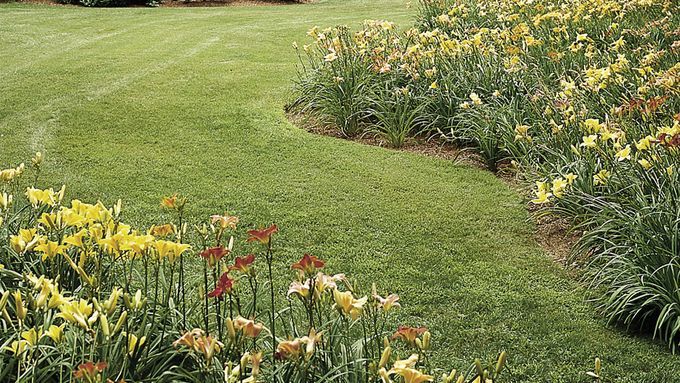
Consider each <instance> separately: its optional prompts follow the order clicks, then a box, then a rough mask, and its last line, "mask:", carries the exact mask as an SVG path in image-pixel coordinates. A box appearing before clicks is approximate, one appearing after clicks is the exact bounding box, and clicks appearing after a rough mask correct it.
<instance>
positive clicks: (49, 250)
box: [35, 241, 67, 261]
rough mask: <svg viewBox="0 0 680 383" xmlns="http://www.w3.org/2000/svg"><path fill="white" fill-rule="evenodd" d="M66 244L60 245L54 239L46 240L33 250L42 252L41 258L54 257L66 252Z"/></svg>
mask: <svg viewBox="0 0 680 383" xmlns="http://www.w3.org/2000/svg"><path fill="white" fill-rule="evenodd" d="M66 248H67V247H66V246H64V245H60V244H58V243H57V242H54V241H47V242H45V243H41V244H40V245H38V246H36V247H35V250H36V251H38V252H41V253H42V260H43V261H44V260H46V259H48V258H49V259H54V257H56V256H57V255H60V254H61V255H63V254H64V253H65V252H66Z"/></svg>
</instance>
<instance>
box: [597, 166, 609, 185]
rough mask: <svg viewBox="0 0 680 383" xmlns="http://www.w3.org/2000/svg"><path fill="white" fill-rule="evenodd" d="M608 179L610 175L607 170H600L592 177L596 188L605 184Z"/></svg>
mask: <svg viewBox="0 0 680 383" xmlns="http://www.w3.org/2000/svg"><path fill="white" fill-rule="evenodd" d="M609 177H611V173H610V172H609V171H608V170H605V169H602V170H600V171H599V172H598V173H597V174H595V175H594V176H593V181H594V182H595V185H596V186H597V185H604V184H606V183H607V180H608V179H609Z"/></svg>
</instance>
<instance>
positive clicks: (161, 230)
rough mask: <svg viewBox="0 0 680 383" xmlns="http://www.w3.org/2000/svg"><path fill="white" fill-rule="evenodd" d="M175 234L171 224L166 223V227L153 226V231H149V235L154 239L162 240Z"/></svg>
mask: <svg viewBox="0 0 680 383" xmlns="http://www.w3.org/2000/svg"><path fill="white" fill-rule="evenodd" d="M174 233H175V227H174V226H173V225H172V224H169V223H166V224H164V225H153V226H151V229H149V234H151V235H153V236H154V237H160V238H164V237H167V236H168V235H170V234H174Z"/></svg>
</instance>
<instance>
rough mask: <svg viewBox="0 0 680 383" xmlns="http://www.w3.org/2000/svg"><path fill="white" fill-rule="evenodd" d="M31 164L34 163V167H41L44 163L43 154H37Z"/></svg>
mask: <svg viewBox="0 0 680 383" xmlns="http://www.w3.org/2000/svg"><path fill="white" fill-rule="evenodd" d="M31 162H32V163H33V166H35V167H36V168H37V167H40V165H41V164H42V162H43V154H42V153H41V152H36V153H35V156H34V157H33V158H31Z"/></svg>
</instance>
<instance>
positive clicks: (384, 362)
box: [378, 346, 392, 368]
mask: <svg viewBox="0 0 680 383" xmlns="http://www.w3.org/2000/svg"><path fill="white" fill-rule="evenodd" d="M390 356H392V347H389V346H387V347H385V350H383V353H382V356H381V357H380V363H379V364H378V368H383V367H385V366H386V365H387V363H388V362H389V361H390Z"/></svg>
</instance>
